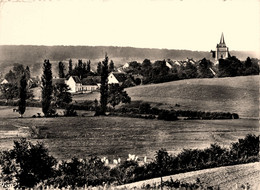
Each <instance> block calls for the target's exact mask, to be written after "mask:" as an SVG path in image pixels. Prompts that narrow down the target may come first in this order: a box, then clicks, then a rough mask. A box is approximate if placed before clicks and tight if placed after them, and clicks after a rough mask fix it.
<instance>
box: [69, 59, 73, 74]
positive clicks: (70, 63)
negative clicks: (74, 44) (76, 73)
mask: <svg viewBox="0 0 260 190" xmlns="http://www.w3.org/2000/svg"><path fill="white" fill-rule="evenodd" d="M72 70H73V68H72V60H71V59H70V60H69V73H68V74H69V75H71V74H72Z"/></svg>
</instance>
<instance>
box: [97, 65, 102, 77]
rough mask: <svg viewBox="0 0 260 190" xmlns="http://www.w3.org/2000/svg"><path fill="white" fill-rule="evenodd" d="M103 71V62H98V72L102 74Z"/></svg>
mask: <svg viewBox="0 0 260 190" xmlns="http://www.w3.org/2000/svg"><path fill="white" fill-rule="evenodd" d="M101 72H102V64H101V62H98V65H97V74H98V75H99V76H100V75H101Z"/></svg>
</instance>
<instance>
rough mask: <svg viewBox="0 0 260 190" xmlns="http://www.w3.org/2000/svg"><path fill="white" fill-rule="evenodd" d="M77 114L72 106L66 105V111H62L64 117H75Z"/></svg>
mask: <svg viewBox="0 0 260 190" xmlns="http://www.w3.org/2000/svg"><path fill="white" fill-rule="evenodd" d="M77 115H78V114H77V112H76V111H75V109H74V106H73V105H71V104H68V105H67V106H66V109H65V111H64V116H77Z"/></svg>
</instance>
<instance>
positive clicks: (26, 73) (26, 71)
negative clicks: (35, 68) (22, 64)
mask: <svg viewBox="0 0 260 190" xmlns="http://www.w3.org/2000/svg"><path fill="white" fill-rule="evenodd" d="M25 77H26V80H27V81H28V80H29V79H30V78H31V71H30V68H29V66H26V68H25Z"/></svg>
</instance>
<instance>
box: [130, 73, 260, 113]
mask: <svg viewBox="0 0 260 190" xmlns="http://www.w3.org/2000/svg"><path fill="white" fill-rule="evenodd" d="M259 79H260V78H259V76H246V77H234V78H229V77H228V78H214V79H190V80H182V81H174V82H168V83H161V84H152V85H145V86H137V87H134V88H129V89H127V92H128V94H129V96H130V97H131V98H132V100H142V101H148V102H160V103H162V102H163V103H166V104H170V105H175V104H176V103H177V104H180V105H181V107H180V108H179V109H183V110H185V109H191V110H201V111H212V112H213V111H223V112H235V113H238V114H239V115H240V116H241V117H258V116H259Z"/></svg>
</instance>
